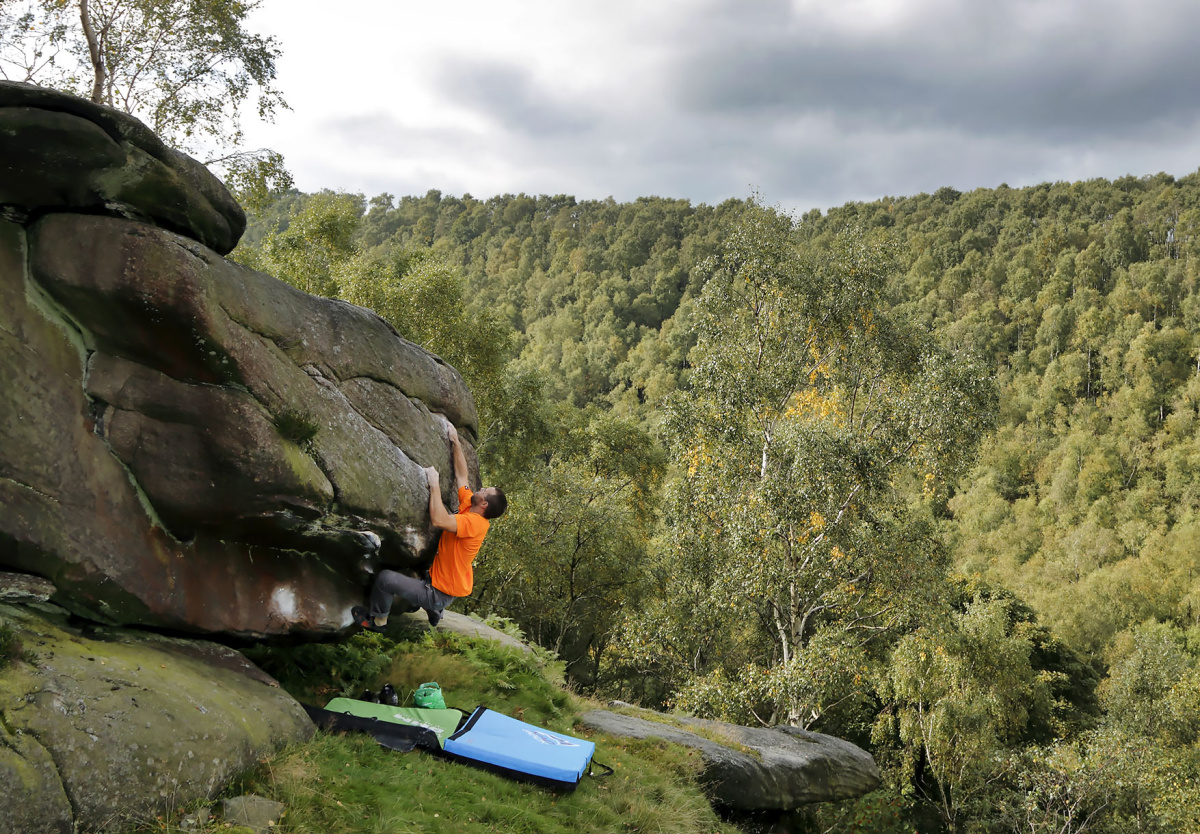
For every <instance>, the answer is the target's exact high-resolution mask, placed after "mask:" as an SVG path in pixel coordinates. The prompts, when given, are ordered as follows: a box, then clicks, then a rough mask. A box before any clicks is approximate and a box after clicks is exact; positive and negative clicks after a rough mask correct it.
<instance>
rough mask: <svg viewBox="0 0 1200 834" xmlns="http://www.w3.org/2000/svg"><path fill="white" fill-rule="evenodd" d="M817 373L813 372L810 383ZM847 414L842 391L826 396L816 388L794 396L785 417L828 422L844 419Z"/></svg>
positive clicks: (832, 392) (834, 391)
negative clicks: (834, 419)
mask: <svg viewBox="0 0 1200 834" xmlns="http://www.w3.org/2000/svg"><path fill="white" fill-rule="evenodd" d="M817 373H818V371H816V370H814V371H813V374H812V375H810V382H811V381H813V380H814V379H815V375H816V374H817ZM845 413H846V411H845V408H844V406H843V403H842V393H841V391H839V390H836V389H835V390H833V391H831V392H829V393H827V394H826V393H822V392H820V391H818V390H816V389H815V388H806V389H804V390H803V391H800V392H797V393H796V394H795V395H793V396H792V401H791V403H790V404H789V405H788V410H787V412H786V413H785V416H787V417H791V418H796V419H801V420H827V419H829V418H830V417H842V416H844V415H845Z"/></svg>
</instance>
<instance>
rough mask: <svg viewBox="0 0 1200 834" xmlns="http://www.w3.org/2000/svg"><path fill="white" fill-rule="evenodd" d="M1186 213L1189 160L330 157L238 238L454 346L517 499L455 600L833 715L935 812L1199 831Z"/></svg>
mask: <svg viewBox="0 0 1200 834" xmlns="http://www.w3.org/2000/svg"><path fill="white" fill-rule="evenodd" d="M1198 230H1200V177H1197V176H1196V175H1193V176H1189V177H1185V178H1182V179H1178V180H1176V179H1174V178H1172V177H1170V176H1167V175H1158V176H1155V177H1146V178H1140V179H1139V178H1133V177H1129V178H1124V179H1121V180H1117V181H1115V182H1108V181H1104V180H1095V181H1090V182H1084V183H1056V184H1044V185H1039V186H1034V187H1030V188H1021V189H1013V188H1008V187H1007V186H1001V187H999V188H996V189H980V190H977V191H973V192H969V193H959V192H957V191H955V190H953V189H949V188H944V189H940V190H939V191H937V192H936V193H934V194H932V195H928V194H922V195H917V196H914V197H906V198H885V199H882V200H878V201H875V202H872V203H854V204H848V205H846V206H842V207H839V208H836V209H832V210H830V211H829V212H828V213H826V214H822V213H820V212H811V213H809V214H807V215H805V216H804V217H803V218H799V219H789V218H787V217H785V216H783V215H781V214H780V213H779V212H777V211H775V210H772V209H769V208H766V207H763V206H761V205H760V204H759V203H758V201H756V200H754V199H751V200H745V201H728V202H726V203H722V204H721V205H720V206H716V207H711V206H705V205H698V206H693V205H691V204H689V203H687V202H686V201H674V200H666V199H660V198H643V199H639V200H637V201H635V202H633V203H626V204H619V203H615V202H613V201H611V200H609V201H584V202H580V201H576V200H574V199H573V198H570V197H565V196H561V195H560V196H556V197H546V196H541V197H529V196H525V195H517V196H513V195H505V196H501V197H494V198H491V199H488V200H477V199H474V198H472V197H470V196H468V195H464V196H463V197H461V198H460V197H452V196H445V195H442V194H440V193H437V192H430V193H429V194H427V195H425V196H424V197H404V198H401V199H400V200H398V201H397V200H395V199H394V198H392V197H391V196H390V195H380V196H379V197H376V198H373V199H371V200H369V201H368V200H366V199H365V198H363V197H361V196H355V195H339V194H331V193H322V194H316V195H301V194H292V195H289V196H288V197H287V199H286V200H284V201H280V202H279V203H277V204H276V205H275V206H274V207H272V208H270V209H268V210H267V211H265V212H264V213H263V214H262V215H261V216H259V217H257V218H255V219H254V221H253V223H252V227H251V233H250V234H249V235H248V238H247V239H248V241H249V243H247V244H245V245H244V246H243V248H242V249H241V250H239V252H238V253H237V254H236V257H239V258H240V259H242V260H244V261H246V262H248V263H250V264H252V265H255V266H258V267H259V268H262V269H265V270H266V271H268V272H271V273H272V274H275V275H278V276H279V277H282V278H284V279H285V280H289V281H291V282H293V283H295V284H297V285H298V286H302V287H304V288H306V289H310V290H313V291H317V292H320V293H323V294H326V295H331V296H339V297H343V298H347V299H348V300H352V301H356V302H357V303H363V304H367V305H368V306H371V307H373V308H374V309H376V310H377V311H378V312H380V313H381V314H382V315H384V316H385V317H386V318H389V320H391V321H392V322H393V323H394V324H396V326H397V327H398V328H399V329H400V331H401V332H402V333H404V334H405V335H406V336H408V337H409V338H412V339H413V340H414V341H417V342H419V343H421V344H424V345H426V346H427V347H429V348H430V349H432V350H434V351H435V352H438V353H440V354H441V355H443V356H445V357H446V358H447V359H448V360H449V361H451V362H452V363H453V364H455V365H456V367H459V368H460V369H461V370H462V372H463V374H464V377H465V378H466V379H467V382H468V384H470V385H471V386H472V390H474V391H475V392H476V396H477V398H478V400H479V402H480V411H481V416H482V419H483V426H482V431H481V436H480V438H479V440H480V454H481V461H482V465H483V471H484V478H485V480H486V481H488V482H493V481H494V482H497V483H500V484H502V485H504V486H505V488H506V491H508V492H509V495H510V498H511V499H512V502H513V503H512V510H511V511H510V516H508V517H506V520H505V523H504V524H500V525H497V529H496V531H495V535H494V538H493V539H490V540H489V544H488V547H487V548H485V552H484V553H483V555H482V557H481V562H480V566H479V581H478V582H477V589H476V593H475V595H474V596H473V597H472V599H471V600H470V601H467V602H466V605H467V606H469V607H472V608H474V609H476V610H479V611H481V612H484V613H490V612H495V613H501V614H504V615H505V616H509V617H512V618H513V619H514V620H516V621H517V622H518V623H520V625H521V627H522V628H523V629H524V630H525V631H526V632H527V633H528V634H529V635H530V636H531V637H533V638H534V639H535V640H536V641H537V642H538V643H540V644H541V645H543V646H546V647H548V648H550V649H552V650H554V651H555V652H557V653H558V654H559V655H560V656H561V657H562V658H563V660H564V661H565V663H566V664H567V666H566V668H567V674H568V676H569V678H570V680H571V681H572V682H573V684H574V685H575V686H576V687H578V688H580V689H581V690H582V691H585V692H589V693H595V694H598V695H616V696H621V697H625V698H630V699H635V700H640V701H642V702H644V703H647V704H649V705H664V704H666V705H669V706H675V707H678V708H685V709H688V710H690V711H693V712H696V713H699V714H705V715H712V716H714V717H720V718H728V719H733V720H738V721H745V722H750V723H754V722H755V721H757V720H762V721H782V720H787V721H790V722H792V723H796V724H799V725H801V726H806V727H809V728H811V729H815V730H820V731H823V732H830V733H834V734H838V735H841V736H843V737H846V738H849V739H851V740H853V741H856V742H857V743H859V744H862V745H864V746H866V747H868V748H869V749H871V750H872V752H873V753H874V754H875V756H876V758H877V760H878V761H879V762H880V764H881V766H883V767H884V768H885V769H886V771H887V777H888V789H887V791H886V792H885V793H884V794H883V795H885V796H886V797H888V801H889V802H892V803H895V805H896V807H900V808H903V809H906V810H905V811H904V814H905V815H906V817H905V818H906V819H907V820H908V821H909V823H910V824H912V825H914V826H918V827H919V829H920V830H922V831H924V830H937V829H939V828H940V829H942V830H947V831H1010V830H1011V831H1016V830H1023V831H1041V830H1071V831H1083V830H1091V831H1127V830H1139V831H1180V830H1189V829H1192V828H1196V827H1197V826H1200V821H1197V820H1194V819H1193V816H1194V814H1195V810H1194V809H1195V808H1196V807H1198V806H1197V803H1196V802H1195V799H1196V798H1197V797H1196V796H1195V791H1196V788H1195V784H1196V783H1195V779H1196V777H1198V776H1200V759H1197V752H1200V750H1197V749H1196V748H1195V745H1194V742H1195V738H1196V733H1197V730H1200V668H1198V667H1197V648H1196V631H1195V626H1196V620H1195V617H1196V615H1195V613H1194V611H1193V608H1194V606H1193V600H1194V599H1195V598H1196V593H1195V589H1196V587H1197V586H1196V574H1197V559H1196V556H1195V555H1194V552H1193V548H1192V546H1191V541H1192V539H1193V537H1194V535H1195V533H1194V531H1195V530H1196V529H1197V527H1196V524H1197V520H1196V506H1197V496H1198V495H1200V492H1198V489H1197V485H1196V478H1195V468H1196V467H1197V466H1200V458H1198V457H1197V455H1198V454H1200V445H1197V438H1196V415H1197V410H1196V409H1197V398H1198V397H1200V334H1198V333H1197V316H1200V303H1198V299H1197V295H1196V290H1197V282H1196V271H1197V267H1196V261H1195V256H1196V254H1197V247H1198V246H1200V241H1198V239H1197V232H1198ZM1063 826H1067V827H1065V828H1064V827H1063ZM1072 826H1074V827H1072ZM838 830H873V829H869V828H862V829H855V828H853V827H852V826H850V827H848V824H842V825H841V827H840V828H839V829H838Z"/></svg>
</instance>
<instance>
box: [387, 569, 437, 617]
mask: <svg viewBox="0 0 1200 834" xmlns="http://www.w3.org/2000/svg"><path fill="white" fill-rule="evenodd" d="M394 597H400V598H401V599H402V600H404V601H405V602H407V603H408V604H409V605H410V606H414V605H415V606H416V607H417V608H424V609H425V610H426V611H436V612H437V613H439V614H440V613H442V611H443V610H444V609H445V607H446V606H447V605H449V604H450V603H452V602H454V600H456V599H458V597H452V596H450V595H449V594H443V593H442V592H441V591H439V590H438V589H437V588H435V587H433V586H432V585H430V584H429V580H428V579H414V578H413V577H411V576H408V575H406V574H403V573H397V572H396V571H394V570H381V571H380V572H379V576H378V577H376V579H375V584H374V585H373V586H371V616H372V617H386V616H387V615H388V613H389V612H390V611H391V610H392V599H393V598H394Z"/></svg>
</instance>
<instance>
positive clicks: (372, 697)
mask: <svg viewBox="0 0 1200 834" xmlns="http://www.w3.org/2000/svg"><path fill="white" fill-rule="evenodd" d="M358 700H360V701H366V702H367V703H368V704H378V703H379V696H378V695H376V694H375V693H374V692H372V691H371V690H369V689H368V690H367V691H366V692H364V693H363V694H362V695H359V696H358Z"/></svg>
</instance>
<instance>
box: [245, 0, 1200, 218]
mask: <svg viewBox="0 0 1200 834" xmlns="http://www.w3.org/2000/svg"><path fill="white" fill-rule="evenodd" d="M251 28H252V29H254V30H255V31H257V32H259V33H262V34H270V35H273V36H275V37H276V38H277V39H278V41H279V45H280V47H281V48H282V50H283V57H282V59H281V61H280V63H279V77H278V83H279V87H280V89H281V90H282V91H283V93H284V96H285V97H286V98H287V100H288V102H289V104H290V105H291V106H292V111H291V112H285V113H282V114H280V116H279V117H278V118H277V120H276V122H275V123H274V124H273V125H256V124H252V123H248V124H247V133H248V136H249V139H250V141H251V143H253V144H254V145H265V146H268V147H271V148H274V149H275V150H278V151H280V152H282V153H283V154H284V155H285V157H286V158H287V161H288V164H289V165H290V167H291V169H292V171H293V173H294V174H295V176H296V184H297V186H298V187H299V188H300V189H302V190H304V191H315V190H318V189H321V188H332V189H341V190H348V191H361V192H363V193H365V194H366V195H367V196H373V195H375V194H378V193H380V192H383V191H387V192H390V193H392V194H394V195H396V196H400V195H404V194H424V193H425V192H426V191H428V190H429V189H431V188H436V189H439V190H441V191H442V192H444V193H447V194H458V195H461V194H463V193H466V192H469V193H471V194H473V195H475V196H476V197H489V196H492V195H494V194H501V193H505V192H512V193H517V192H525V193H528V194H542V193H546V194H564V193H565V194H573V195H575V196H576V197H578V198H580V199H594V198H596V199H598V198H604V197H607V196H612V197H615V198H616V199H617V200H621V201H625V200H632V199H634V198H636V197H639V196H650V195H657V196H662V197H681V198H687V199H690V200H692V201H693V202H694V203H700V202H705V203H717V202H720V201H721V200H724V199H726V198H728V197H737V198H742V197H746V196H748V195H749V194H750V193H751V192H752V191H757V192H758V193H760V194H761V195H762V197H763V199H764V200H765V201H766V202H768V203H772V204H780V205H783V206H785V207H787V208H793V209H798V210H801V211H804V210H807V209H810V208H814V207H816V208H822V209H824V208H828V207H830V206H835V205H840V204H842V203H844V202H847V201H850V200H873V199H877V198H879V197H882V196H885V195H894V196H899V195H908V194H915V193H918V192H921V191H927V192H931V191H934V190H936V189H937V188H939V187H941V186H944V185H949V186H953V187H955V188H958V189H960V190H968V189H972V188H976V187H980V186H986V187H994V186H996V185H999V184H1000V183H1002V182H1007V183H1008V184H1009V185H1012V186H1021V185H1030V184H1033V183H1038V182H1044V181H1057V180H1078V179H1087V178H1091V177H1105V178H1109V179H1111V178H1115V177H1119V176H1123V175H1125V174H1135V175H1139V176H1140V175H1144V174H1153V173H1157V172H1159V171H1167V172H1169V173H1172V174H1175V175H1176V176H1183V175H1186V174H1189V173H1191V172H1193V171H1195V170H1197V168H1200V48H1197V46H1196V44H1195V38H1196V34H1195V33H1196V32H1197V31H1200V3H1196V2H1189V0H969V2H968V0H508V2H504V0H490V2H482V0H423V1H422V2H420V3H415V2H405V1H404V0H401V1H400V2H397V1H396V0H338V2H330V0H319V2H318V0H264V2H263V5H262V7H261V8H260V9H259V10H258V12H256V13H255V16H254V18H253V19H252V24H251Z"/></svg>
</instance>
